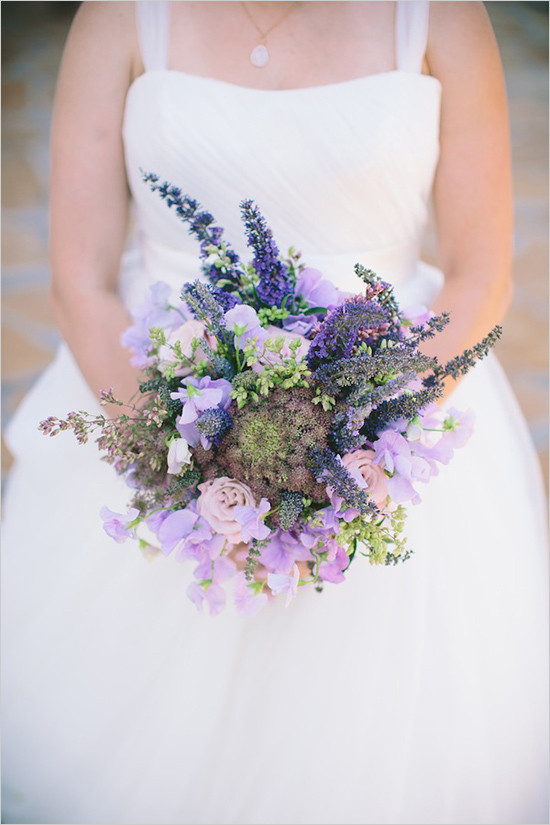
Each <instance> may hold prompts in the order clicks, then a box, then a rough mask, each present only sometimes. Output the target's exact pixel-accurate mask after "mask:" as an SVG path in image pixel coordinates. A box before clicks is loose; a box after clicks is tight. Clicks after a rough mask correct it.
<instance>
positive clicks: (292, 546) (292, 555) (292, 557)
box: [260, 530, 318, 574]
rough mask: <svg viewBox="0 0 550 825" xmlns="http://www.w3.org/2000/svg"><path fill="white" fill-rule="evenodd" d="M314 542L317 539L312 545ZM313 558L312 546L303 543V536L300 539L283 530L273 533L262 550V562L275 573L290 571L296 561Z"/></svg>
mask: <svg viewBox="0 0 550 825" xmlns="http://www.w3.org/2000/svg"><path fill="white" fill-rule="evenodd" d="M317 538H318V537H317ZM314 543H315V540H314V541H313V543H312V545H311V546H313V544H314ZM311 560H312V556H311V553H310V548H309V547H307V546H306V545H305V544H304V543H303V541H302V536H300V540H298V539H296V538H294V536H292V535H291V534H290V533H288V532H284V531H282V530H281V531H279V532H278V533H276V534H275V535H273V536H272V537H271V539H270V541H269V544H268V545H266V546H265V547H262V549H261V551H260V561H261V563H262V564H263V566H264V567H266V568H267V569H268V570H270V571H271V572H273V573H284V574H286V573H290V571H291V570H292V567H293V565H294V563H295V562H297V561H311Z"/></svg>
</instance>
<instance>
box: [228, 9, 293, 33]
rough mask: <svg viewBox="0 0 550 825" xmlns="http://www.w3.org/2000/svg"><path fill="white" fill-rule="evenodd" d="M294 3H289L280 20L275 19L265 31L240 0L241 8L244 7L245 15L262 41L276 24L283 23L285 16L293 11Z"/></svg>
mask: <svg viewBox="0 0 550 825" xmlns="http://www.w3.org/2000/svg"><path fill="white" fill-rule="evenodd" d="M296 5H297V3H291V5H290V8H289V9H287V10H286V11H285V13H284V14H283V16H282V17H281V18H280V20H276V21H275V23H273V24H272V25H271V26H270V27H269V28H268V29H267V31H262V29H261V28H260V27H259V26H258V24H257V23H256V21H255V20H254V18H253V17H252V14H251V12H250V9H249V8H248V7H247V5H246V3H243V2H241V6H242V7H243V9H244V11H245V13H246V16H247V17H248V19H249V20H250V22H251V23H252V25H253V26H254V28H255V29H256V31H257V32H258V34H259V35H260V38H261V40H262V41H264V40H267V37H268V35H269V34H271V32H272V31H273V29H276V28H277V26H280V25H281V23H283V22H284V21H285V20H286V18H287V17H288V16H289V15H290V14H291V12H293V11H294V9H295V7H296Z"/></svg>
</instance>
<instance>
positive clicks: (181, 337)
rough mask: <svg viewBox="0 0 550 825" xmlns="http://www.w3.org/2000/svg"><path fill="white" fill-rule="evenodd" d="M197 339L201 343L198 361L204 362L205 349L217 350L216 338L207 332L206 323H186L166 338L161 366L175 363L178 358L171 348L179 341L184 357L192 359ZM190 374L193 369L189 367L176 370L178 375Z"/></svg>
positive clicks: (160, 359)
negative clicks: (194, 341)
mask: <svg viewBox="0 0 550 825" xmlns="http://www.w3.org/2000/svg"><path fill="white" fill-rule="evenodd" d="M195 338H196V339H197V340H198V341H200V346H199V347H198V348H197V350H196V352H195V360H196V361H202V360H203V359H205V358H206V354H205V349H210V350H215V349H216V346H217V341H216V338H215V337H214V336H213V335H212V333H210V332H209V331H208V330H207V328H206V325H205V323H204V321H186V322H185V323H184V324H182V325H181V327H177V328H176V329H173V330H172V331H171V332H169V333H168V335H167V336H166V344H164V345H163V346H161V347H160V348H159V361H160V366H161V367H163V366H168V365H169V364H173V363H174V361H175V360H176V356H175V354H174V351H173V350H172V349H170V347H173V346H175V344H176V342H177V341H179V342H180V347H181V351H182V353H183V355H186V356H187V358H191V356H192V354H193V347H192V343H193V340H194V339H195ZM190 372H191V369H190V368H189V367H183V366H182V367H179V368H178V369H177V370H176V375H179V376H185V375H189V373H190Z"/></svg>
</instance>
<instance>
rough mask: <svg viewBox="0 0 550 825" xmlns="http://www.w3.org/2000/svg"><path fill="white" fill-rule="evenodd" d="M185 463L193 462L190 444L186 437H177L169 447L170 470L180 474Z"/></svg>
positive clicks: (172, 472) (174, 473)
mask: <svg viewBox="0 0 550 825" xmlns="http://www.w3.org/2000/svg"><path fill="white" fill-rule="evenodd" d="M184 464H191V450H190V449H189V444H188V443H187V441H186V440H185V438H175V439H174V440H173V441H171V442H170V447H169V448H168V472H169V473H171V474H172V475H178V473H181V468H182V467H183V465H184Z"/></svg>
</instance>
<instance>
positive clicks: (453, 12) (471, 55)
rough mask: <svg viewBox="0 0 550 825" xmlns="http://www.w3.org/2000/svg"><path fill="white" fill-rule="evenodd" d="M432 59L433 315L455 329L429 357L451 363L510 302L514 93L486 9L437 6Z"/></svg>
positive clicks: (471, 5) (431, 349)
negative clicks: (436, 92) (436, 149)
mask: <svg viewBox="0 0 550 825" xmlns="http://www.w3.org/2000/svg"><path fill="white" fill-rule="evenodd" d="M427 60H428V63H429V68H430V72H431V74H433V75H435V77H437V78H439V80H440V81H441V84H442V89H443V93H442V108H441V155H440V160H439V164H438V167H437V172H436V178H435V184H434V205H435V215H436V222H437V234H438V256H439V260H438V264H439V266H440V267H441V269H442V270H443V272H444V273H445V286H444V288H443V289H442V291H441V293H440V294H439V296H438V297H437V300H436V302H435V305H434V306H433V307H432V309H434V310H435V311H436V312H440V311H442V310H449V311H450V312H451V323H450V324H449V326H448V327H447V329H446V330H445V332H444V333H443V334H441V335H440V336H438V337H437V338H436V339H435V340H434V341H433V342H429V343H428V344H427V345H426V347H425V349H426V351H428V352H429V354H435V355H437V356H438V357H439V358H440V360H441V361H444V360H447V359H449V358H451V357H452V356H453V355H455V354H456V353H457V352H459V351H461V350H462V349H463V348H464V347H467V346H471V345H472V344H474V343H475V342H476V341H478V340H480V339H481V338H482V337H483V336H484V335H486V334H487V332H488V331H489V330H490V329H491V328H492V327H493V326H494V325H495V324H497V323H500V322H501V321H502V319H503V317H504V315H505V313H506V311H507V309H508V306H509V303H510V300H511V296H512V281H511V270H512V187H511V169H510V147H509V127H508V112H507V103H506V91H505V86H504V79H503V74H502V67H501V62H500V57H499V53H498V48H497V45H496V41H495V37H494V34H493V31H492V28H491V25H490V22H489V19H488V17H487V13H486V11H485V9H484V8H483V4H482V3H477V2H445V3H442V2H437V3H431V4H430V35H429V43H428V50H427ZM453 385H454V382H449V386H448V387H447V391H450V390H452V388H453Z"/></svg>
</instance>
